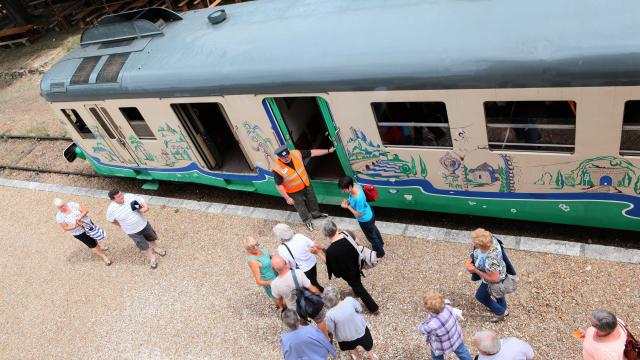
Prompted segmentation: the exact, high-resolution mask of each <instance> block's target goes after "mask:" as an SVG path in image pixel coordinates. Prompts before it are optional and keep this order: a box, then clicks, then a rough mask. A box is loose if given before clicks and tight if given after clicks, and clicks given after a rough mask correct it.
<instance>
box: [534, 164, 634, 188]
mask: <svg viewBox="0 0 640 360" xmlns="http://www.w3.org/2000/svg"><path fill="white" fill-rule="evenodd" d="M534 185H538V186H540V187H544V188H545V189H557V190H563V189H575V190H577V191H583V192H605V193H622V192H624V193H631V194H636V195H640V169H639V168H638V167H636V166H635V165H633V163H631V162H630V161H628V160H626V159H622V158H619V157H616V156H597V157H594V158H589V159H586V160H583V161H581V162H580V163H579V164H578V165H577V166H575V167H574V168H572V169H570V170H568V171H563V170H562V169H556V170H545V171H544V172H542V174H541V175H540V177H539V178H538V179H537V180H536V181H534Z"/></svg>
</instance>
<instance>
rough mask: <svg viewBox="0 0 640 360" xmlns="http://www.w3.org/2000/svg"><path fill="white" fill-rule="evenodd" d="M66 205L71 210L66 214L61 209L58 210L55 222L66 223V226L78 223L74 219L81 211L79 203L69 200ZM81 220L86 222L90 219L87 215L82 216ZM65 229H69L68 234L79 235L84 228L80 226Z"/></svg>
mask: <svg viewBox="0 0 640 360" xmlns="http://www.w3.org/2000/svg"><path fill="white" fill-rule="evenodd" d="M67 206H68V207H69V209H70V210H71V212H69V213H68V214H64V213H63V212H62V211H58V213H57V214H56V222H57V223H58V224H66V225H67V226H71V225H78V223H77V222H76V220H77V219H78V217H79V216H80V214H81V213H82V212H81V211H80V204H78V203H77V202H71V201H70V202H68V203H67ZM82 220H83V221H87V222H88V221H90V220H89V217H87V216H85V217H83V218H82ZM67 231H69V234H71V235H80V234H82V233H83V232H84V228H83V227H82V226H81V227H79V228H77V229H72V230H67Z"/></svg>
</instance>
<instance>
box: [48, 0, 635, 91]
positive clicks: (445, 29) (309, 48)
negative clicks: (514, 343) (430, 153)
mask: <svg viewBox="0 0 640 360" xmlns="http://www.w3.org/2000/svg"><path fill="white" fill-rule="evenodd" d="M390 4H392V5H390ZM221 8H224V9H225V10H226V12H227V20H226V21H224V22H222V23H221V24H218V25H212V24H210V23H209V22H208V20H207V16H208V15H209V14H210V13H211V12H213V11H215V10H217V9H218V8H216V9H202V10H195V11H190V12H186V13H183V14H181V15H182V16H183V18H184V20H182V21H176V22H172V23H168V24H167V25H166V27H164V28H163V34H162V35H160V36H156V37H154V38H151V39H138V40H136V42H137V41H148V44H145V45H146V46H143V47H142V49H141V48H140V47H139V46H136V48H137V49H139V50H138V51H136V52H133V53H132V54H131V56H130V57H129V59H128V61H127V64H126V65H125V67H124V68H123V70H122V75H121V76H122V77H121V79H122V80H121V83H120V84H119V86H117V87H99V86H94V87H93V88H90V87H87V86H78V87H74V86H69V87H68V88H67V91H66V93H59V92H56V93H50V92H49V91H48V88H49V85H48V84H49V83H50V82H52V81H53V79H58V80H56V81H59V79H61V78H64V79H68V78H70V77H71V74H72V73H73V71H71V72H69V67H68V66H60V64H57V65H55V66H54V67H52V69H51V70H49V72H48V73H47V74H45V76H44V77H43V80H42V86H41V88H42V95H43V96H44V97H45V98H47V99H48V100H50V101H69V100H89V99H106V98H136V97H171V96H202V95H221V94H242V93H282V92H327V91H351V90H393V89H457V88H517V87H556V86H603V85H640V21H637V19H638V18H640V2H638V1H631V0H621V1H615V2H603V1H600V0H580V1H578V0H575V1H564V0H559V1H558V0H540V1H536V2H524V3H523V2H518V1H512V0H478V1H469V0H394V1H393V2H389V1H386V0H349V1H344V0H258V1H255V2H247V3H242V4H237V5H229V6H223V7H221ZM133 45H134V46H135V45H136V44H135V43H134V44H133ZM94 46H95V47H96V50H95V51H97V47H98V46H97V45H94ZM134 46H132V47H134ZM108 50H111V49H108ZM93 51H94V50H93V49H91V48H84V49H78V50H75V51H73V52H72V53H70V54H69V55H68V56H67V57H66V58H65V59H63V61H62V63H65V62H66V61H68V60H67V59H72V58H74V57H77V56H78V55H79V54H82V56H91V53H92V52H93ZM102 51H104V50H102Z"/></svg>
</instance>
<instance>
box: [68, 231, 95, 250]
mask: <svg viewBox="0 0 640 360" xmlns="http://www.w3.org/2000/svg"><path fill="white" fill-rule="evenodd" d="M73 237H74V238H76V239H78V240H80V241H82V243H83V244H85V245H87V247H88V248H89V249H93V248H95V247H96V246H98V242H97V241H96V239H94V238H92V237H91V236H89V235H87V233H86V232H83V233H82V234H80V235H73Z"/></svg>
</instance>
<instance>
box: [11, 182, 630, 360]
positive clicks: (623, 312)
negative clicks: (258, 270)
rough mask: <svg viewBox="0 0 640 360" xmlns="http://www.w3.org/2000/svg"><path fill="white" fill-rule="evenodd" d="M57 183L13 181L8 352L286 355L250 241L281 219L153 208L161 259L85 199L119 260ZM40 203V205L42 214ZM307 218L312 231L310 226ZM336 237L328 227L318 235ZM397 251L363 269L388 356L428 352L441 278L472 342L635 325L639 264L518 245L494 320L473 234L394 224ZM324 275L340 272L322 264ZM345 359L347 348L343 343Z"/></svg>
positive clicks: (540, 338) (377, 337)
mask: <svg viewBox="0 0 640 360" xmlns="http://www.w3.org/2000/svg"><path fill="white" fill-rule="evenodd" d="M54 196H55V194H53V193H46V192H35V191H29V190H22V189H10V188H0V199H2V200H3V201H4V203H9V204H12V205H11V206H4V207H3V208H2V210H0V224H1V225H0V226H2V228H1V231H0V248H2V250H3V251H2V252H0V274H2V277H1V278H0V312H1V313H2V314H3V316H2V318H0V325H1V326H2V329H3V331H2V332H0V358H2V359H17V358H20V359H60V358H73V359H98V358H114V359H258V358H260V359H278V358H280V353H279V345H278V335H279V334H280V333H282V332H283V331H284V328H283V326H282V325H281V324H280V321H279V318H278V313H277V311H276V310H275V309H274V308H273V306H272V304H271V303H270V302H269V301H268V300H267V298H266V296H265V295H264V293H263V292H262V290H261V289H259V288H258V287H257V286H256V285H255V283H254V282H253V279H252V277H251V275H250V272H249V269H248V267H247V265H246V262H245V257H244V250H243V249H242V244H241V242H242V241H241V239H242V237H243V236H247V235H253V236H256V237H257V238H259V239H260V240H261V241H262V242H263V244H264V245H265V246H266V247H267V249H269V250H270V251H272V252H273V250H275V247H276V245H277V244H276V241H275V240H274V238H273V236H272V235H271V231H270V229H271V227H272V226H273V225H274V224H275V222H274V221H267V220H256V219H248V218H241V217H234V216H224V215H216V214H210V213H199V212H195V211H190V210H184V209H169V208H163V207H152V208H151V211H150V213H149V219H150V221H151V222H152V223H153V224H154V226H155V228H156V230H157V231H158V234H159V236H160V242H159V243H160V244H161V246H163V247H164V248H165V249H167V253H168V254H167V256H166V257H164V258H161V259H160V262H159V267H158V269H157V270H155V271H154V270H151V269H150V268H149V267H148V265H146V264H145V260H144V258H143V256H142V255H141V254H140V253H139V252H138V251H137V250H136V249H135V247H134V246H133V243H132V242H131V240H129V239H128V238H127V237H126V236H125V235H124V234H123V233H121V232H120V230H119V229H116V228H115V227H114V226H112V225H110V224H106V221H105V220H104V216H105V210H106V207H107V205H108V200H106V199H105V200H99V199H92V198H77V197H71V198H67V200H76V201H78V200H79V201H80V202H82V203H83V204H84V205H85V206H87V207H88V208H89V209H90V211H91V212H90V214H91V215H92V216H93V218H94V219H95V220H96V222H98V223H99V224H101V225H103V226H104V227H105V228H106V229H107V231H108V235H107V242H108V244H109V246H110V250H109V251H108V252H107V253H108V255H109V256H110V257H111V259H112V260H113V262H114V264H113V265H112V266H110V267H106V266H104V265H103V263H102V262H101V261H100V260H99V259H98V258H97V257H95V256H94V255H92V254H91V253H89V252H88V251H87V250H86V248H85V247H84V245H82V244H81V243H80V242H79V241H77V240H75V239H74V238H73V237H71V236H70V235H67V234H64V233H63V232H62V231H61V230H60V229H59V227H58V226H57V225H56V224H55V222H54V215H55V209H54V208H53V206H52V205H51V199H52V198H53V197H54ZM34 214H37V215H36V216H34ZM296 229H297V230H298V231H301V232H303V233H307V234H308V232H307V231H306V230H305V229H303V228H302V227H300V226H297V227H296ZM310 235H311V236H312V238H313V239H314V240H316V241H323V240H321V239H320V238H319V233H318V232H317V231H316V232H314V233H312V234H310ZM385 242H386V249H387V251H388V255H387V256H386V257H385V258H384V259H383V261H382V262H381V264H380V265H379V266H378V267H376V268H375V269H372V270H369V271H367V277H366V279H365V280H364V282H365V286H367V288H368V289H369V290H370V292H371V293H372V295H373V296H374V298H375V299H376V301H378V303H379V304H380V306H381V314H380V315H379V316H372V315H366V317H367V320H368V322H369V327H370V329H371V331H372V334H373V337H374V342H375V351H376V352H377V353H378V354H379V355H380V356H381V358H382V359H424V358H428V356H427V348H426V346H425V345H424V340H423V339H422V338H421V337H420V336H419V335H418V333H417V331H416V326H417V324H418V323H419V322H420V321H421V320H422V319H423V317H424V313H423V311H422V306H421V299H420V298H421V295H422V293H423V292H424V291H426V290H429V289H437V290H439V291H441V292H442V293H443V294H445V296H446V297H448V298H450V299H451V300H452V301H453V303H454V305H455V306H457V307H459V308H461V309H462V310H463V311H464V316H465V318H466V320H465V321H463V322H462V325H463V328H464V333H465V335H466V338H467V341H466V343H467V345H469V346H470V345H471V344H470V341H469V340H470V337H471V335H472V334H473V333H474V332H475V331H477V330H480V329H482V328H487V329H492V330H494V331H496V332H498V333H499V335H500V336H503V337H504V336H517V337H520V338H522V339H525V340H526V341H528V342H529V343H530V344H531V345H532V346H533V347H534V350H535V351H536V355H537V357H536V358H537V359H580V354H581V347H580V343H578V342H577V340H575V339H574V338H573V337H572V336H571V331H572V330H573V329H575V328H576V327H584V326H586V325H587V320H586V317H587V315H588V314H589V313H590V311H591V310H592V309H594V308H597V307H604V308H608V309H610V310H612V311H614V312H615V313H616V314H617V315H618V316H620V317H621V318H622V319H624V320H626V321H627V323H628V324H629V326H630V327H631V328H632V329H636V332H639V331H640V330H638V329H640V318H639V315H638V314H640V300H639V299H638V296H637V289H636V285H637V283H638V280H639V274H640V271H639V270H640V266H638V265H630V264H622V263H613V262H606V261H598V260H588V259H582V258H574V257H564V256H558V255H547V254H538V253H527V252H521V251H511V252H510V254H509V255H510V257H511V258H512V260H513V262H514V263H515V265H516V267H517V268H518V271H519V273H520V279H521V280H520V289H519V290H518V292H517V293H515V294H513V295H511V296H509V298H508V301H509V304H510V313H511V315H510V316H509V318H508V320H507V321H505V322H502V323H500V324H497V325H494V324H488V323H486V322H485V321H486V320H487V319H488V318H489V314H488V313H487V311H485V310H484V308H482V306H481V305H480V304H478V303H477V302H476V301H475V299H474V297H473V294H474V291H475V287H476V286H475V283H472V282H471V281H469V275H468V273H466V271H464V259H466V256H467V253H468V251H469V245H465V244H453V243H443V242H436V241H427V240H419V239H415V238H409V237H398V236H386V237H385ZM319 273H320V282H321V284H323V285H324V286H327V285H328V284H332V285H334V286H338V287H339V288H340V289H341V290H343V293H348V292H349V291H348V287H347V286H346V284H344V283H343V282H342V281H341V280H339V279H334V280H332V281H328V280H327V278H326V269H325V267H324V265H322V264H320V265H319ZM342 358H343V359H346V358H347V356H345V354H343V356H342Z"/></svg>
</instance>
